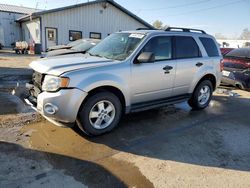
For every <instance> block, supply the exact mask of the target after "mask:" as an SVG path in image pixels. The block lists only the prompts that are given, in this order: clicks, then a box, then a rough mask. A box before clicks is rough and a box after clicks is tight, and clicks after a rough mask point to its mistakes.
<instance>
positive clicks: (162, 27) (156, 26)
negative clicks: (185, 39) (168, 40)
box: [153, 20, 169, 29]
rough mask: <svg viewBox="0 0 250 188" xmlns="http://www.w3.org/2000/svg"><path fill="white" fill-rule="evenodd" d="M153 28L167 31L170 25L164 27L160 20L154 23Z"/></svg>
mask: <svg viewBox="0 0 250 188" xmlns="http://www.w3.org/2000/svg"><path fill="white" fill-rule="evenodd" d="M153 26H154V28H156V29H167V28H168V27H169V25H163V23H162V21H160V20H156V21H154V23H153Z"/></svg>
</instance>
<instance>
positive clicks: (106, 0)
mask: <svg viewBox="0 0 250 188" xmlns="http://www.w3.org/2000/svg"><path fill="white" fill-rule="evenodd" d="M99 3H110V4H111V5H113V6H114V7H116V8H117V9H119V10H121V11H122V12H124V13H125V14H127V15H129V16H130V17H132V18H133V19H135V20H137V21H138V22H140V23H141V24H143V25H145V26H146V27H148V28H150V29H154V27H153V26H152V25H150V24H149V23H147V22H146V21H144V20H143V19H141V18H140V17H138V16H136V15H135V14H133V13H132V12H130V11H129V10H127V9H125V8H124V7H122V6H121V5H119V4H118V3H116V2H115V1H113V0H96V1H91V2H87V3H80V4H76V5H71V6H66V7H61V8H56V9H51V10H45V11H39V12H34V13H32V14H31V15H28V16H23V17H21V18H19V19H17V20H16V22H24V21H29V20H31V19H34V18H37V17H40V16H41V15H44V14H48V13H52V12H58V11H63V10H67V9H73V8H77V7H81V6H87V5H92V4H99Z"/></svg>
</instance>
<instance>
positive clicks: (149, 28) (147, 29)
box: [136, 27, 157, 30]
mask: <svg viewBox="0 0 250 188" xmlns="http://www.w3.org/2000/svg"><path fill="white" fill-rule="evenodd" d="M136 30H157V29H150V28H143V27H142V28H137V29H136Z"/></svg>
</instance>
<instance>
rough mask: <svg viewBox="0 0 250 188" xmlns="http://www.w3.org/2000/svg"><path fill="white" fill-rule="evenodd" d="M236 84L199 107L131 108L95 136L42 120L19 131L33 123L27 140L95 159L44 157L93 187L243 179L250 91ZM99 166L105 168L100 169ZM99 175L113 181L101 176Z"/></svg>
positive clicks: (247, 160)
mask: <svg viewBox="0 0 250 188" xmlns="http://www.w3.org/2000/svg"><path fill="white" fill-rule="evenodd" d="M233 92H234V93H236V94H237V95H236V94H235V95H231V93H230V92H227V93H225V92H221V91H219V92H217V93H216V96H215V97H214V99H213V100H212V102H211V105H210V107H209V108H207V109H205V110H204V111H192V110H191V108H190V107H189V106H188V105H187V103H180V104H177V105H175V106H169V107H166V108H162V109H158V110H150V111H146V112H141V113H136V114H131V115H128V116H126V117H124V119H123V120H122V122H121V124H120V126H119V127H118V128H117V129H116V130H114V131H113V132H111V133H109V134H106V135H103V136H100V137H95V138H89V137H86V136H85V135H83V134H82V133H81V132H80V131H79V129H77V128H74V129H65V128H58V127H56V126H54V125H52V124H50V123H48V122H47V121H43V122H41V123H37V124H32V125H28V126H26V127H24V128H23V129H22V132H23V134H25V133H26V132H27V131H32V134H31V136H30V138H29V141H28V144H29V147H30V148H33V149H35V150H38V151H42V152H49V153H52V154H59V155H63V156H67V157H70V158H74V159H77V160H79V161H88V162H91V163H92V164H95V165H96V166H95V167H93V166H91V168H88V166H87V167H85V166H82V167H81V165H79V163H73V164H72V162H71V161H70V160H68V159H67V161H60V160H57V159H56V158H54V157H48V158H47V160H48V161H49V163H51V164H52V165H53V166H54V167H55V168H56V169H61V170H65V173H66V174H67V175H70V176H72V177H74V178H75V179H76V180H77V181H80V182H82V183H83V184H84V185H87V186H90V187H93V186H100V185H105V186H110V185H115V187H119V186H121V187H123V186H128V187H153V186H154V187H166V186H169V187H176V186H177V187H178V186H181V187H190V186H192V185H194V187H199V186H201V185H203V186H208V185H209V186H208V187H211V186H212V187H213V186H215V187H218V186H219V187H230V186H231V187H234V186H236V185H237V184H238V185H240V186H241V187H246V186H248V185H250V181H249V180H248V179H249V178H250V173H249V171H250V165H249V164H250V153H249V151H250V148H249V145H250V144H249V143H250V140H249V136H248V135H249V134H250V127H249V125H250V121H249V118H247V117H248V114H249V113H248V111H247V110H249V109H250V101H249V99H250V95H249V93H247V92H244V91H238V90H237V91H233ZM235 112H240V113H235ZM233 138H234V139H235V140H234V139H233ZM79 166H80V167H79ZM98 167H102V168H104V169H105V170H106V171H105V172H106V173H104V172H101V173H98V172H97V171H96V169H98ZM79 172H81V173H79ZM107 172H108V173H107ZM214 173H215V174H217V175H216V177H214V179H213V178H212V177H213V174H214ZM93 174H97V177H98V178H99V179H96V178H94V175H93ZM111 174H112V175H111ZM180 176H181V178H180ZM198 177H200V178H199V179H197V178H198ZM235 177H241V178H242V181H240V180H241V178H240V179H239V180H236V179H235ZM104 180H110V181H107V184H100V183H98V182H104Z"/></svg>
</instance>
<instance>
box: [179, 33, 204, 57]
mask: <svg viewBox="0 0 250 188" xmlns="http://www.w3.org/2000/svg"><path fill="white" fill-rule="evenodd" d="M175 49H176V58H177V59H181V58H195V57H200V50H199V47H198V45H197V43H196V42H195V40H194V39H193V38H192V37H178V36H177V37H175Z"/></svg>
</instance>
